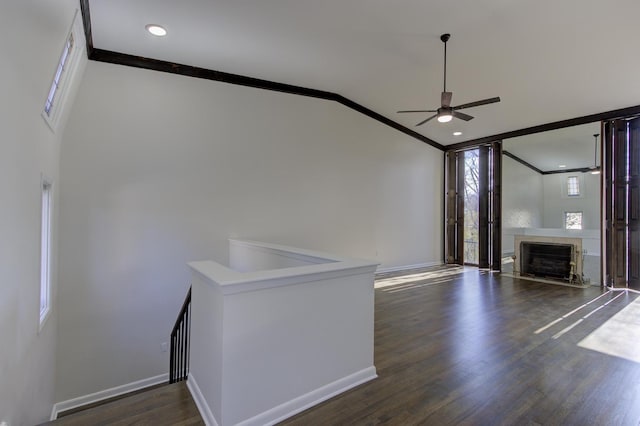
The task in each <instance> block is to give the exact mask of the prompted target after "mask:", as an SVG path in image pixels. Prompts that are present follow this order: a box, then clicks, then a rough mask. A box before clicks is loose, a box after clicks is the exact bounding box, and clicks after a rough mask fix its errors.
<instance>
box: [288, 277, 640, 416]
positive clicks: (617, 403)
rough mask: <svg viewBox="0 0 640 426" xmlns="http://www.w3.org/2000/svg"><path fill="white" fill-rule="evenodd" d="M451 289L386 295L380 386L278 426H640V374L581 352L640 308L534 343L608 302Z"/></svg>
mask: <svg viewBox="0 0 640 426" xmlns="http://www.w3.org/2000/svg"><path fill="white" fill-rule="evenodd" d="M450 278H451V279H449V280H448V281H442V280H441V278H434V279H430V278H426V279H420V280H418V281H415V282H409V283H400V280H399V279H398V280H397V281H398V283H397V284H395V285H387V286H385V287H381V288H378V289H377V290H376V310H375V312H376V319H375V333H376V334H375V365H376V367H377V369H378V376H379V378H378V379H376V380H374V381H372V382H369V383H366V384H364V385H361V386H359V387H358V388H356V389H355V390H352V391H350V392H348V393H347V394H344V395H341V396H338V397H336V398H333V399H331V400H330V401H327V402H325V403H323V404H321V405H319V406H316V407H313V408H311V409H309V410H307V411H305V412H303V413H300V414H298V415H297V416H295V417H293V418H290V419H288V420H286V421H284V422H282V423H281V424H282V425H375V424H389V425H414V424H426V425H431V424H434V425H436V424H437V425H449V424H451V425H454V424H455V425H459V424H461V425H464V424H469V425H485V424H486V425H515V424H517V425H521V424H522V425H528V424H530V425H536V424H540V425H610V424H616V425H633V426H638V424H639V422H640V408H636V407H640V364H636V363H633V362H630V361H627V360H623V359H618V358H615V357H611V356H608V355H604V354H601V353H598V352H594V351H590V350H587V349H584V348H581V347H578V346H577V343H578V342H579V341H580V340H582V339H583V338H584V337H586V336H587V335H588V334H589V333H590V332H592V331H593V330H595V328H597V327H598V326H599V325H600V324H602V323H603V322H604V321H606V320H607V319H609V318H610V317H611V316H613V315H614V314H615V313H616V312H618V311H619V310H620V309H622V307H624V306H626V304H628V303H629V301H630V300H632V299H633V298H634V297H635V296H630V297H628V298H626V300H625V299H623V298H621V299H619V300H615V301H614V302H611V303H610V304H609V305H607V306H606V307H605V308H602V309H600V310H598V311H597V312H596V313H594V314H591V315H590V316H589V317H587V318H584V319H583V318H582V317H583V316H585V315H586V314H587V313H589V312H591V311H592V310H593V309H595V308H596V307H598V306H599V305H600V304H601V303H593V304H592V305H589V306H587V307H586V308H583V309H581V310H579V311H578V312H577V313H575V314H573V315H570V316H568V317H567V318H565V319H562V320H561V321H559V322H558V323H556V324H554V325H552V326H550V327H549V328H548V329H546V330H544V331H543V332H540V333H538V334H535V331H536V330H538V329H540V328H542V327H544V326H545V325H547V324H549V323H551V322H552V321H555V320H557V319H559V318H561V317H562V316H564V315H566V314H567V313H569V312H571V311H572V310H574V309H576V308H578V307H579V306H581V305H583V304H585V303H587V302H589V301H591V300H593V299H594V298H596V297H598V296H599V295H601V294H602V293H603V290H601V289H600V288H598V287H591V288H587V289H577V288H571V287H565V286H554V285H549V284H540V283H535V282H531V281H524V280H517V279H513V278H509V277H500V276H499V275H493V274H488V273H482V272H480V271H477V270H475V269H471V270H466V271H465V272H459V273H454V274H451V275H450ZM383 279H385V281H389V280H390V278H389V277H388V276H387V277H383ZM434 282H437V283H436V284H433V283H434ZM385 285H386V284H385ZM613 297H614V295H606V296H604V297H603V299H602V302H603V303H604V302H605V301H608V300H611V299H612V298H613ZM579 319H582V321H581V322H580V323H579V324H578V325H576V326H575V327H574V328H572V329H571V330H569V331H567V332H566V333H564V334H562V335H561V336H560V337H557V338H554V335H556V334H558V333H559V332H560V331H561V330H563V329H564V328H566V327H568V326H569V325H571V324H573V323H574V322H576V321H577V320H579Z"/></svg>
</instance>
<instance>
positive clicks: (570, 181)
mask: <svg viewBox="0 0 640 426" xmlns="http://www.w3.org/2000/svg"><path fill="white" fill-rule="evenodd" d="M567 195H568V196H570V197H578V196H580V181H579V180H578V176H569V177H568V178H567Z"/></svg>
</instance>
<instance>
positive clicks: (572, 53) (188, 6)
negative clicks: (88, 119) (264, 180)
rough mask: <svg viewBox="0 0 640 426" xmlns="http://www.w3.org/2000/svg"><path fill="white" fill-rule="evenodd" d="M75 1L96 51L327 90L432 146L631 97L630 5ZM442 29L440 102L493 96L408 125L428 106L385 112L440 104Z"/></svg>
mask: <svg viewBox="0 0 640 426" xmlns="http://www.w3.org/2000/svg"><path fill="white" fill-rule="evenodd" d="M88 4H89V6H90V10H91V24H92V33H93V44H94V47H96V48H100V49H105V50H110V51H115V52H121V53H127V54H132V55H137V56H144V57H148V58H153V59H159V60H165V61H170V62H175V63H180V64H185V65H192V66H197V67H202V68H207V69H212V70H217V71H224V72H229V73H234V74H240V75H244V76H249V77H255V78H260V79H265V80H270V81H275V82H280V83H287V84H292V85H297V86H303V87H308V88H313V89H319V90H325V91H329V92H335V93H338V94H340V95H342V96H344V97H346V98H348V99H350V100H352V101H354V102H357V103H358V104H360V105H363V106H365V107H367V108H369V109H371V110H373V111H375V112H377V113H379V114H381V115H383V116H385V117H387V118H389V119H391V120H394V121H396V122H398V123H400V124H402V125H403V126H406V127H409V128H412V129H414V130H416V131H417V132H419V133H420V134H422V135H424V136H426V137H428V138H430V139H432V140H435V141H437V142H438V143H440V144H442V145H451V144H455V143H458V142H463V141H466V140H473V139H477V138H481V137H485V136H491V135H496V134H500V133H503V132H509V131H513V130H518V129H522V128H527V127H530V126H536V125H540V124H544V123H550V122H554V121H560V120H567V119H571V118H575V117H581V116H585V115H590V114H596V113H600V112H604V111H610V110H615V109H620V108H627V107H631V106H636V105H640V81H639V79H638V78H637V70H639V69H640V55H638V54H637V48H636V45H637V42H638V40H640V25H638V24H637V17H638V16H640V2H639V1H638V0H607V1H601V0H600V1H598V0H562V1H557V0H554V1H551V0H524V1H513V0H484V1H477V0H457V1H434V0H422V1H416V0H396V1H381V0H366V1H365V0H347V1H345V0H322V1H310V0H302V1H300V0H271V1H260V0H233V1H231V0H216V1H212V0H183V1H175V0H172V1H169V0H136V1H131V0H88ZM150 23H155V24H160V25H163V26H164V27H165V28H166V29H167V30H168V35H167V36H166V37H162V38H158V37H154V36H152V35H150V34H148V33H147V32H146V31H145V25H146V24H150ZM442 33H451V35H452V37H451V40H450V41H449V43H448V52H447V54H448V70H447V73H448V76H447V89H448V90H449V91H452V92H453V102H452V103H453V104H454V105H456V104H460V103H466V102H470V101H475V100H478V99H484V98H489V97H493V96H500V97H501V98H502V102H500V103H497V104H491V105H485V106H481V107H477V108H471V109H467V110H464V112H466V113H468V114H471V115H473V116H474V117H475V119H473V120H471V121H469V122H464V121H461V120H457V119H454V120H453V121H452V122H450V123H446V124H442V123H438V122H436V121H435V120H434V121H431V122H429V123H427V124H425V125H423V126H420V127H414V126H415V124H416V123H418V122H419V121H421V120H422V119H424V118H426V116H427V114H397V113H396V111H397V110H401V109H434V108H437V107H438V106H439V101H440V92H441V91H442V87H443V81H442V78H443V75H442V74H443V45H442V42H441V41H440V38H439V37H440V35H441V34H442ZM454 131H461V132H462V135H461V136H453V132H454ZM579 139H580V140H584V138H583V135H580V136H579ZM585 143H587V144H588V146H589V147H590V148H589V150H588V154H589V155H588V157H589V158H588V162H589V163H591V162H592V158H591V153H592V152H593V151H592V148H591V147H592V146H593V145H592V143H593V139H589V138H586V140H585Z"/></svg>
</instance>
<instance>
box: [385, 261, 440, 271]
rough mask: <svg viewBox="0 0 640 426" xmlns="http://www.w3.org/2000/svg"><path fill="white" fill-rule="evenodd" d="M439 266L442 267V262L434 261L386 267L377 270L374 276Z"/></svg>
mask: <svg viewBox="0 0 640 426" xmlns="http://www.w3.org/2000/svg"><path fill="white" fill-rule="evenodd" d="M441 265H443V263H442V262H440V261H435V262H425V263H417V264H415V265H404V266H390V267H387V268H378V270H377V271H376V274H384V273H387V272H398V271H405V270H409V269H419V268H430V267H432V266H441Z"/></svg>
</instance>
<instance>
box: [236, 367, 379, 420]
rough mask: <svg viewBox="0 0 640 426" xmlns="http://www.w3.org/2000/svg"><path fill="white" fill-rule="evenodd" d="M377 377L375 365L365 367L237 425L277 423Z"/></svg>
mask: <svg viewBox="0 0 640 426" xmlns="http://www.w3.org/2000/svg"><path fill="white" fill-rule="evenodd" d="M376 377H378V375H377V374H376V367H375V366H371V367H368V368H365V369H363V370H360V371H358V372H356V373H353V374H351V375H349V376H346V377H343V378H341V379H338V380H336V381H335V382H332V383H329V384H328V385H325V386H322V387H319V388H318V389H315V390H313V391H311V392H309V393H307V394H305V395H302V396H299V397H297V398H294V399H292V400H291V401H287V402H285V403H284V404H280V405H278V406H277V407H274V408H272V409H270V410H267V411H264V412H262V413H260V414H258V415H257V416H254V417H251V418H250V419H247V420H244V421H242V422H240V423H238V424H237V426H263V425H264V426H270V425H275V424H276V423H278V422H281V421H283V420H284V419H287V418H289V417H291V416H293V415H295V414H298V413H300V412H302V411H304V410H306V409H307V408H311V407H313V406H314V405H318V404H320V403H321V402H323V401H326V400H327V399H329V398H333V397H334V396H336V395H339V394H341V393H343V392H346V391H348V390H349V389H352V388H355V387H356V386H359V385H361V384H363V383H366V382H368V381H370V380H373V379H375V378H376Z"/></svg>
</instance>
